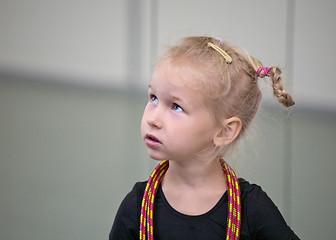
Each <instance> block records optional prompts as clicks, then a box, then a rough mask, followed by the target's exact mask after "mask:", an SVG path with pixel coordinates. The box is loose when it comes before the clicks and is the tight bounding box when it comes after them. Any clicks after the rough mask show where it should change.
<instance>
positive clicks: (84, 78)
mask: <svg viewBox="0 0 336 240" xmlns="http://www.w3.org/2000/svg"><path fill="white" fill-rule="evenodd" d="M127 18H128V12H127V1H123V0H113V1H105V0H99V1H80V0H61V1H43V0H32V1H21V0H10V1H7V0H4V1H1V2H0V43H1V44H0V70H2V71H11V72H13V71H18V72H21V73H23V74H27V73H28V74H29V73H32V74H35V75H36V74H42V76H53V78H57V77H58V80H62V79H67V78H69V79H71V80H73V81H79V82H83V83H85V82H89V83H90V84H92V83H93V84H97V83H98V84H104V85H105V84H111V82H112V85H114V84H117V85H122V84H124V82H125V78H126V75H127V67H126V63H127V59H126V57H127V55H126V54H125V52H126V48H127V46H126V43H127V41H126V40H127V39H126V37H127V28H128V25H127V24H128V22H127Z"/></svg>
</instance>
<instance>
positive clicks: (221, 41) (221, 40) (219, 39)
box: [215, 37, 224, 44]
mask: <svg viewBox="0 0 336 240" xmlns="http://www.w3.org/2000/svg"><path fill="white" fill-rule="evenodd" d="M215 39H216V40H218V41H219V42H220V43H221V44H224V40H223V39H221V38H219V37H217V38H215Z"/></svg>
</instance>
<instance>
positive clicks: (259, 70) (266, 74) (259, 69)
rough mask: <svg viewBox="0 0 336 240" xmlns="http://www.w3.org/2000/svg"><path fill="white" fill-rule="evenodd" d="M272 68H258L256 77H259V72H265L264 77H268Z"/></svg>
mask: <svg viewBox="0 0 336 240" xmlns="http://www.w3.org/2000/svg"><path fill="white" fill-rule="evenodd" d="M272 68H273V67H260V68H258V70H257V74H258V77H259V76H260V73H261V71H264V72H265V76H267V77H269V75H268V72H269V70H271V69H272Z"/></svg>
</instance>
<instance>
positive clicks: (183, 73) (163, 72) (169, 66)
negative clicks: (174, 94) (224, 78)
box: [151, 60, 204, 90]
mask: <svg viewBox="0 0 336 240" xmlns="http://www.w3.org/2000/svg"><path fill="white" fill-rule="evenodd" d="M202 77H204V76H202V73H201V71H200V70H199V69H197V67H195V66H193V65H192V64H190V63H188V62H182V61H179V62H172V61H167V60H165V61H161V62H159V63H158V64H157V65H156V67H155V68H154V71H153V75H152V78H151V82H152V81H156V80H166V81H169V82H171V83H172V84H174V85H176V86H181V87H189V88H192V89H195V90H196V89H200V81H199V79H200V78H202Z"/></svg>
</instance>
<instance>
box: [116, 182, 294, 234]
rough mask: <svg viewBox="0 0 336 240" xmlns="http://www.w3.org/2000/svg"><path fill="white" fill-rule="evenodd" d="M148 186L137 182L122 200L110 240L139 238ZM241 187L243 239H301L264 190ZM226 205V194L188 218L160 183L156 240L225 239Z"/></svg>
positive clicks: (255, 187)
mask: <svg viewBox="0 0 336 240" xmlns="http://www.w3.org/2000/svg"><path fill="white" fill-rule="evenodd" d="M146 183H147V182H138V183H136V184H135V185H134V187H133V189H132V191H131V192H130V193H129V194H128V195H127V196H126V197H125V199H124V200H123V201H122V203H121V205H120V207H119V210H118V212H117V214H116V217H115V220H114V223H113V226H112V229H111V232H110V235H109V240H131V239H134V240H138V239H139V227H140V209H141V201H142V196H143V193H144V190H145V187H146ZM239 185H240V191H241V205H242V209H241V210H242V215H241V217H242V221H241V233H240V240H247V239H260V240H261V239H263V240H264V239H271V240H280V239H281V240H283V239H286V240H287V239H288V240H290V239H292V240H296V239H299V238H298V237H297V236H296V235H295V234H294V232H293V231H292V230H291V229H290V227H288V226H287V224H286V222H285V220H284V219H283V217H282V216H281V213H280V212H279V210H278V208H277V207H276V206H275V205H274V203H273V202H272V200H271V199H270V198H269V197H268V196H267V194H266V193H265V192H264V191H263V190H262V189H261V187H259V186H257V185H255V184H250V183H249V182H247V181H245V180H244V179H239ZM227 206H228V195H227V192H225V193H224V195H223V196H222V198H221V199H220V200H219V201H218V203H217V204H216V205H215V206H214V207H213V208H212V209H211V210H210V211H209V212H207V213H205V214H202V215H198V216H189V215H185V214H182V213H179V212H177V211H176V210H175V209H173V208H172V207H171V206H170V205H169V203H168V201H167V200H166V198H165V196H164V193H163V191H162V188H161V184H160V186H159V188H158V192H157V194H156V197H155V203H154V240H166V239H167V240H168V239H169V240H175V239H176V240H182V239H183V240H201V239H204V240H216V239H218V240H223V239H225V237H226V226H227V213H228V209H227V208H228V207H227Z"/></svg>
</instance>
